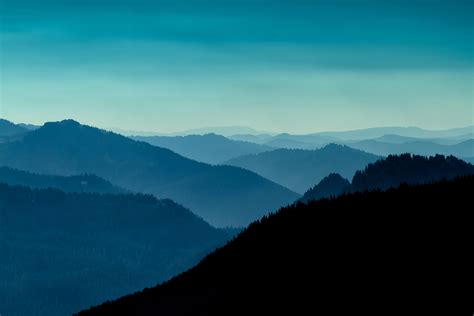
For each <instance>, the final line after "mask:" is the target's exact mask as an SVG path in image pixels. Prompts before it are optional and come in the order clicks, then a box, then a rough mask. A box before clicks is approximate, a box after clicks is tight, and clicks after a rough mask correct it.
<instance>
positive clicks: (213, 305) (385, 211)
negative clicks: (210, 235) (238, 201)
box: [80, 176, 474, 316]
mask: <svg viewBox="0 0 474 316" xmlns="http://www.w3.org/2000/svg"><path fill="white" fill-rule="evenodd" d="M473 187H474V177H473V176H469V177H465V178H462V179H456V180H453V181H441V182H438V183H435V184H427V185H418V186H409V185H402V186H401V187H400V188H397V189H391V190H388V191H385V192H381V191H374V192H368V193H355V194H350V195H343V196H341V197H339V198H337V199H332V200H327V199H323V200H319V201H315V202H310V203H309V204H303V203H298V204H295V205H293V206H291V207H287V208H283V209H281V210H280V211H279V212H278V213H276V214H275V215H272V216H269V217H267V218H264V219H263V220H261V221H260V222H256V223H254V224H252V225H250V226H249V227H248V228H247V229H246V230H245V231H244V232H243V233H241V234H240V235H239V236H238V237H237V238H236V239H234V240H233V241H231V242H229V243H228V244H227V245H226V246H224V247H223V248H221V249H219V250H217V251H215V252H214V253H213V254H211V255H209V256H208V257H206V258H205V259H204V260H202V261H201V263H199V264H198V265H197V266H196V267H194V268H193V269H191V270H189V271H187V272H185V273H183V274H181V275H179V276H177V277H175V278H173V279H172V280H171V281H169V282H166V283H164V284H162V285H160V286H157V287H155V288H151V289H145V290H143V291H142V292H138V293H135V294H133V295H129V296H126V297H123V298H121V299H119V300H117V301H115V302H112V303H105V304H103V305H101V306H98V307H95V308H93V309H91V310H89V311H85V312H83V313H80V315H138V316H139V315H167V316H170V315H307V314H311V315H318V314H320V315H344V314H348V313H351V314H364V315H367V314H369V315H380V314H392V315H400V314H404V315H407V314H410V315H420V314H427V312H429V311H433V310H435V311H436V312H437V313H442V311H444V310H443V308H449V310H452V308H453V306H452V304H451V301H450V300H449V298H450V297H453V296H457V295H459V296H458V297H457V298H456V299H457V300H460V299H464V298H465V299H467V295H468V293H467V292H463V291H464V290H461V288H459V287H458V286H457V285H459V283H458V282H459V280H463V278H464V277H466V273H467V272H468V263H469V262H470V261H469V260H468V259H467V258H468V257H469V250H468V249H470V247H468V244H469V240H470V239H469V236H468V234H469V232H470V230H469V225H470V220H469V219H470V218H471V214H470V213H471V212H470V211H468V209H467V208H466V205H469V204H471V203H472V198H471V195H472V188H473ZM469 271H470V267H469Z"/></svg>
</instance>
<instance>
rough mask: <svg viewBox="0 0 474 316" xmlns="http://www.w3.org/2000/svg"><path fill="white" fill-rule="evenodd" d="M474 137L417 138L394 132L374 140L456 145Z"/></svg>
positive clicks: (467, 135)
mask: <svg viewBox="0 0 474 316" xmlns="http://www.w3.org/2000/svg"><path fill="white" fill-rule="evenodd" d="M469 139H474V134H463V135H459V136H456V137H445V138H416V137H407V136H400V135H394V134H387V135H384V136H382V137H379V138H375V139H373V140H375V141H378V142H382V143H394V144H404V143H411V142H418V141H424V142H433V143H436V144H440V145H455V144H459V143H461V142H463V141H465V140H469Z"/></svg>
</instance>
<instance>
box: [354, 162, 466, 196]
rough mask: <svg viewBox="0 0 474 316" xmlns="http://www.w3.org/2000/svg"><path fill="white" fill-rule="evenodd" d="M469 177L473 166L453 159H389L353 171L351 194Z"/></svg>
mask: <svg viewBox="0 0 474 316" xmlns="http://www.w3.org/2000/svg"><path fill="white" fill-rule="evenodd" d="M469 174H474V166H473V165H471V164H470V163H467V162H465V161H463V160H460V159H458V158H456V157H453V156H447V157H446V156H442V155H436V156H430V157H424V156H418V155H411V154H402V155H399V156H395V155H394V156H392V155H391V156H388V157H387V158H386V159H383V160H379V161H376V162H374V163H371V164H369V165H368V166H367V167H366V168H365V169H364V170H360V171H357V172H356V173H355V175H354V178H353V179H352V184H351V190H352V191H364V190H369V191H370V190H373V189H382V190H383V189H387V188H390V187H396V186H398V185H399V184H400V183H402V182H405V183H410V184H417V183H425V182H428V181H435V180H439V179H443V178H448V179H451V178H454V177H457V176H464V175H469Z"/></svg>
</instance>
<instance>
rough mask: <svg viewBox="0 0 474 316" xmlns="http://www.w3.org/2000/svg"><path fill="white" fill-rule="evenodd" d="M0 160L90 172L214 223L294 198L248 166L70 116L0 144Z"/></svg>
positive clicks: (60, 171)
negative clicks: (187, 154) (206, 158)
mask: <svg viewBox="0 0 474 316" xmlns="http://www.w3.org/2000/svg"><path fill="white" fill-rule="evenodd" d="M0 164H2V165H6V166H10V167H14V168H18V169H23V170H27V171H31V172H38V173H45V174H53V175H76V174H82V173H88V174H96V175H98V176H99V177H102V178H104V179H106V180H107V181H110V182H111V183H114V184H116V185H118V186H120V187H122V188H124V189H128V190H132V191H135V192H144V193H151V194H154V195H155V196H157V197H159V198H171V199H173V200H175V201H177V202H178V203H180V204H182V205H184V206H186V207H188V208H190V209H192V211H193V212H195V213H196V214H198V215H199V216H202V217H203V218H204V219H205V220H206V221H208V222H210V223H211V224H213V225H216V226H238V227H241V226H245V225H246V224H248V223H249V222H251V221H252V220H255V219H257V218H259V217H261V216H262V215H264V214H266V213H267V212H269V211H272V210H274V209H276V208H278V207H280V206H281V205H284V204H287V203H290V202H292V201H293V200H295V199H297V198H298V195H297V194H296V193H294V192H291V191H290V190H288V189H286V188H284V187H282V186H280V185H278V184H276V183H273V182H271V181H268V180H267V179H264V178H262V177H260V176H258V175H257V174H255V173H253V172H250V171H247V170H243V169H240V168H234V167H230V166H211V165H207V164H204V163H199V162H196V161H194V160H190V159H187V158H184V157H182V156H180V155H178V154H175V153H174V152H172V151H170V150H168V149H164V148H159V147H155V146H152V145H150V144H147V143H144V142H137V141H134V140H132V139H129V138H126V137H124V136H121V135H117V134H114V133H111V132H106V131H103V130H100V129H96V128H93V127H89V126H84V125H80V124H79V123H77V122H74V121H70V120H68V121H62V122H57V123H47V124H45V125H44V126H43V127H41V128H39V129H37V130H35V131H32V132H30V133H28V134H27V135H26V136H25V137H24V138H23V139H21V140H20V141H17V142H12V143H6V144H1V145H0Z"/></svg>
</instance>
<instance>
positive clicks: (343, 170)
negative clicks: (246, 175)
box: [227, 144, 379, 193]
mask: <svg viewBox="0 0 474 316" xmlns="http://www.w3.org/2000/svg"><path fill="white" fill-rule="evenodd" d="M377 159H379V157H378V156H375V155H373V154H369V153H365V152H362V151H360V150H356V149H352V148H349V147H347V146H342V145H335V144H330V145H327V146H325V147H323V148H321V149H318V150H300V149H294V150H290V149H277V150H274V151H269V152H264V153H261V154H258V155H247V156H243V157H239V158H236V159H232V160H229V161H228V162H227V163H228V164H229V165H232V166H237V167H241V168H245V169H248V170H250V171H253V172H255V173H258V174H259V175H261V176H263V177H265V178H267V179H270V180H272V181H275V182H276V183H279V184H281V185H283V186H285V187H287V188H290V189H292V190H294V191H296V192H299V193H303V192H305V191H306V190H307V189H308V188H310V187H312V186H313V185H314V184H315V183H318V182H319V181H320V180H322V179H323V178H324V177H326V176H327V175H328V174H330V173H339V174H341V175H342V176H343V177H344V178H352V176H353V175H354V173H355V172H356V171H357V170H359V169H362V168H364V167H365V166H366V165H368V164H369V163H371V162H374V161H376V160H377Z"/></svg>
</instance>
